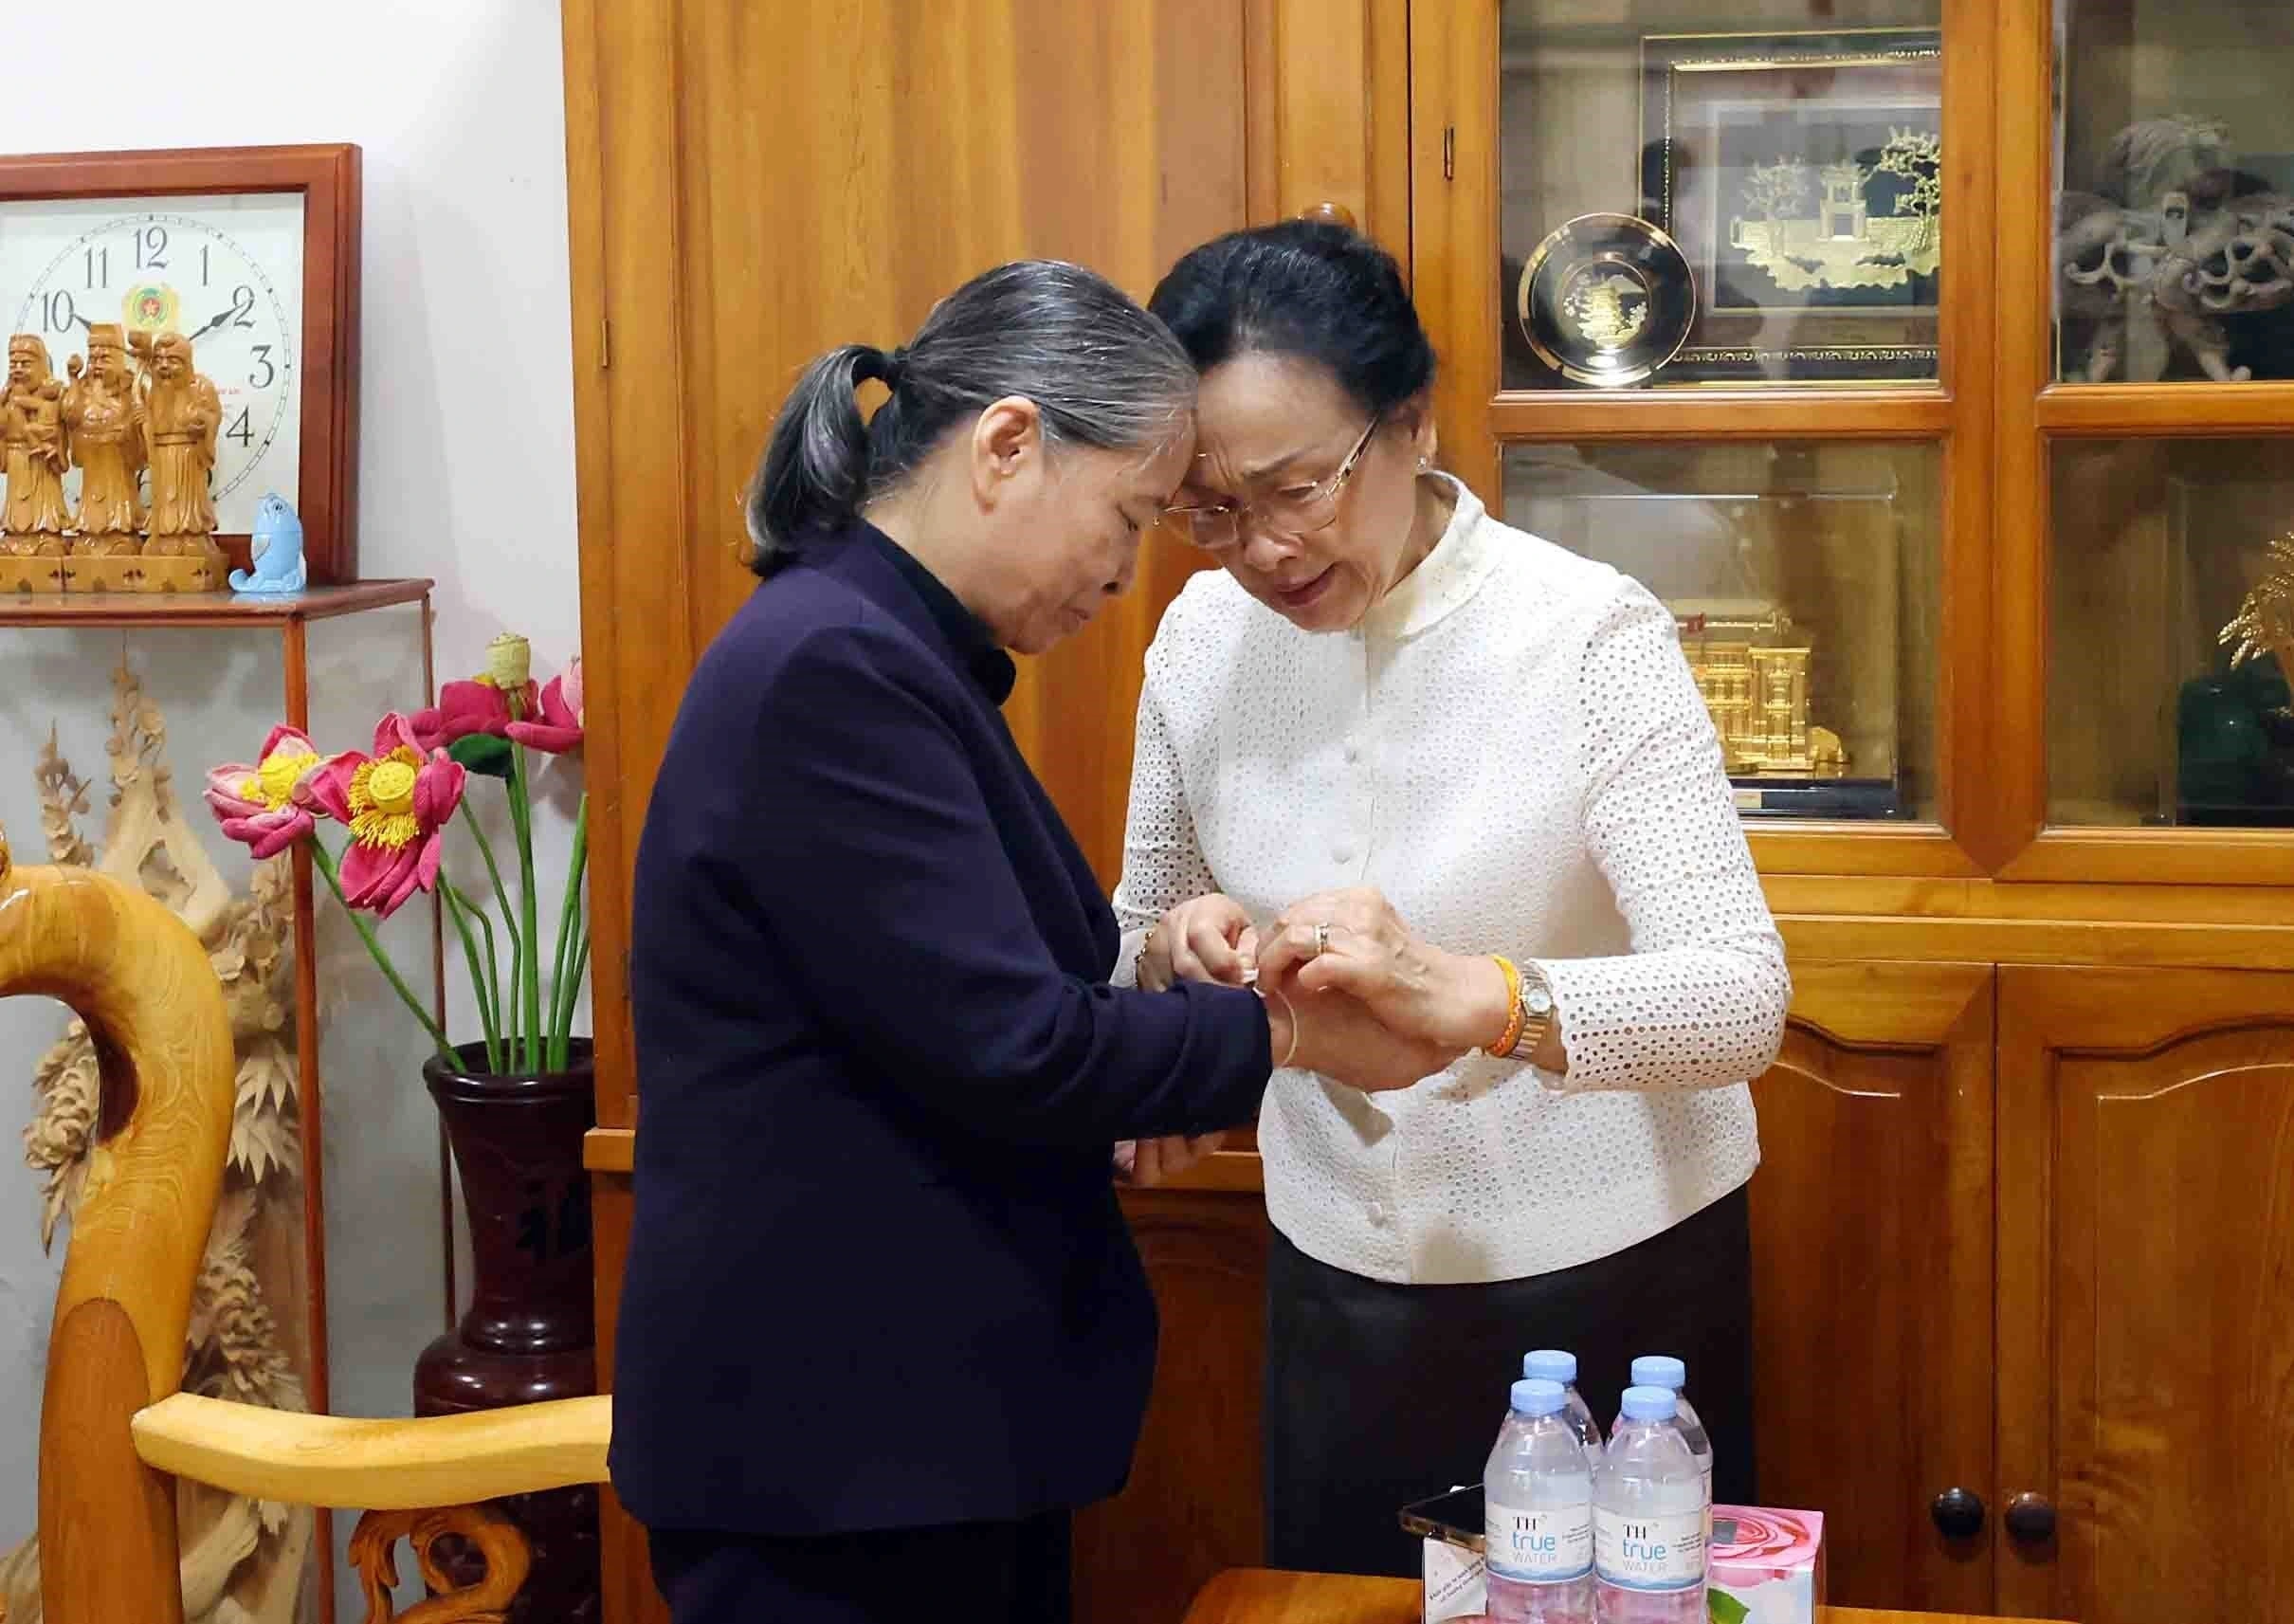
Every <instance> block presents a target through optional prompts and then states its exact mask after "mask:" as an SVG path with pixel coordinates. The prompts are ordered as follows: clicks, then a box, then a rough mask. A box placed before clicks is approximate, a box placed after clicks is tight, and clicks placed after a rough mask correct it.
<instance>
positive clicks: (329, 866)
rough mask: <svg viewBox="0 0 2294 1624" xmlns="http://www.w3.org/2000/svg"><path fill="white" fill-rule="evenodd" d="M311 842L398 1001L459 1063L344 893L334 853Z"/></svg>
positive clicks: (317, 863) (314, 860)
mask: <svg viewBox="0 0 2294 1624" xmlns="http://www.w3.org/2000/svg"><path fill="white" fill-rule="evenodd" d="M310 842H311V867H314V868H316V869H318V870H319V873H320V874H321V875H322V876H324V878H325V880H326V883H327V889H328V890H330V891H332V892H334V893H335V900H336V901H337V903H341V904H342V911H343V912H344V913H346V914H348V915H350V916H351V925H352V928H354V929H355V930H356V931H357V932H358V940H361V941H363V942H365V943H366V944H367V956H368V957H369V958H373V960H374V967H375V968H376V969H377V970H380V971H381V972H382V974H383V977H384V979H386V980H387V981H389V982H390V983H391V991H392V992H394V993H396V994H398V1001H399V1002H400V1003H402V1004H404V1005H406V1007H407V1008H408V1009H410V1010H411V1011H413V1012H414V1018H415V1019H416V1020H418V1021H420V1022H421V1023H422V1030H423V1031H427V1032H428V1033H429V1034H430V1041H431V1042H432V1043H434V1044H436V1045H437V1046H438V1052H439V1054H440V1056H441V1057H442V1058H443V1059H445V1061H446V1064H447V1065H449V1066H460V1065H461V1064H462V1061H461V1059H460V1057H459V1056H457V1055H456V1054H455V1052H454V1046H453V1045H452V1044H450V1043H448V1042H446V1033H445V1032H443V1031H440V1030H439V1027H438V1022H437V1021H436V1020H434V1019H432V1018H431V1015H430V1012H429V1011H428V1010H426V1009H424V1008H423V1007H422V1001H421V1000H420V999H419V998H417V997H415V996H414V994H413V993H412V992H411V991H410V990H409V988H408V987H407V984H406V982H405V981H404V980H403V979H402V978H401V977H400V976H399V974H398V967H397V966H396V965H394V964H392V963H391V956H390V955H389V954H388V953H386V952H384V951H383V946H382V943H381V942H379V941H377V940H374V927H373V926H372V925H370V924H368V923H367V920H366V915H364V914H363V913H360V912H359V911H358V910H357V909H356V908H355V907H353V906H351V903H350V900H349V899H348V898H346V897H345V896H344V895H343V894H342V877H341V875H340V874H339V873H338V872H337V869H336V867H335V858H334V854H333V853H331V852H330V851H328V850H327V848H326V847H325V846H324V845H323V844H322V843H321V842H320V841H319V837H318V836H317V835H315V834H314V835H312V836H311V837H310Z"/></svg>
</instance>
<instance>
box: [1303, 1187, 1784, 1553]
mask: <svg viewBox="0 0 2294 1624" xmlns="http://www.w3.org/2000/svg"><path fill="white" fill-rule="evenodd" d="M1266 1327H1267V1331H1266V1560H1267V1563H1268V1565H1269V1566H1272V1567H1278V1568H1292V1569H1302V1570H1306V1571H1310V1572H1318V1573H1356V1574H1393V1575H1397V1576H1401V1577H1405V1578H1409V1577H1415V1576H1416V1575H1417V1574H1418V1573H1419V1572H1420V1571H1421V1567H1420V1563H1421V1560H1422V1552H1421V1551H1420V1549H1419V1542H1418V1541H1417V1540H1416V1539H1415V1538H1413V1537H1412V1536H1411V1535H1409V1534H1406V1533H1404V1532H1403V1531H1402V1528H1401V1524H1399V1522H1398V1521H1397V1520H1396V1514H1397V1513H1398V1512H1399V1511H1400V1510H1401V1508H1402V1507H1403V1506H1404V1505H1408V1504H1410V1503H1411V1501H1415V1500H1423V1499H1425V1498H1426V1497H1428V1496H1429V1495H1434V1494H1439V1493H1442V1492H1443V1491H1444V1490H1446V1489H1447V1488H1450V1487H1455V1486H1457V1485H1460V1484H1468V1483H1479V1482H1480V1481H1481V1478H1482V1469H1483V1466H1484V1463H1485V1462H1486V1461H1487V1460H1488V1458H1489V1450H1490V1446H1491V1445H1492V1444H1493V1443H1494V1442H1496V1440H1497V1435H1498V1424H1499V1423H1500V1422H1501V1421H1502V1419H1503V1418H1504V1415H1505V1407H1506V1396H1507V1394H1508V1392H1509V1391H1510V1389H1511V1386H1512V1384H1513V1382H1514V1381H1515V1380H1516V1379H1518V1378H1520V1375H1521V1356H1522V1355H1523V1354H1525V1353H1527V1352H1529V1351H1530V1350H1531V1349H1533V1348H1564V1349H1567V1350H1568V1351H1570V1352H1572V1353H1574V1354H1575V1355H1576V1356H1577V1386H1578V1390H1579V1391H1580V1392H1582V1393H1583V1394H1584V1396H1585V1399H1586V1402H1587V1403H1589V1404H1591V1405H1592V1406H1593V1417H1594V1419H1595V1420H1597V1421H1598V1422H1599V1423H1600V1425H1601V1431H1602V1433H1603V1435H1604V1436H1606V1435H1607V1434H1608V1432H1609V1430H1610V1426H1611V1422H1613V1421H1614V1420H1615V1418H1616V1414H1617V1406H1618V1402H1619V1399H1620V1396H1621V1395H1622V1394H1623V1392H1624V1390H1625V1386H1626V1383H1627V1379H1628V1377H1629V1367H1630V1365H1631V1363H1632V1360H1633V1359H1634V1357H1635V1356H1636V1355H1639V1354H1672V1355H1675V1356H1677V1357H1678V1358H1680V1359H1683V1360H1684V1361H1685V1362H1686V1364H1687V1366H1688V1388H1687V1393H1688V1397H1689V1400H1690V1401H1691V1402H1692V1403H1693V1404H1694V1405H1695V1406H1696V1409H1697V1414H1698V1418H1699V1419H1701V1420H1702V1422H1703V1423H1704V1426H1705V1430H1706V1431H1707V1432H1710V1433H1711V1434H1712V1440H1713V1497H1714V1498H1715V1499H1716V1500H1718V1501H1720V1502H1721V1503H1722V1504H1724V1505H1755V1504H1757V1500H1756V1499H1755V1478H1754V1472H1753V1392H1752V1241H1751V1230H1750V1223H1749V1209H1748V1204H1747V1201H1746V1196H1745V1193H1744V1191H1743V1190H1741V1189H1739V1190H1738V1191H1736V1192H1735V1193H1733V1194H1731V1195H1724V1196H1722V1197H1721V1199H1720V1200H1718V1201H1716V1202H1714V1203H1713V1204H1712V1205H1711V1206H1709V1207H1706V1208H1705V1209H1704V1210H1703V1211H1702V1212H1700V1213H1696V1214H1695V1215H1693V1216H1691V1217H1689V1218H1686V1219H1684V1220H1683V1221H1682V1222H1681V1223H1679V1224H1676V1225H1674V1226H1673V1227H1672V1228H1671V1229H1669V1230H1667V1231H1666V1232H1664V1233H1662V1234H1659V1235H1653V1236H1651V1237H1650V1238H1649V1239H1648V1240H1646V1241H1643V1242H1641V1243H1640V1244H1639V1245H1637V1246H1633V1247H1629V1248H1628V1249H1627V1250H1624V1251H1621V1252H1617V1253H1614V1254H1612V1255H1611V1256H1609V1257H1604V1258H1596V1259H1594V1260H1593V1262H1591V1263H1584V1264H1579V1265H1576V1266H1575V1268H1563V1269H1557V1270H1555V1271H1554V1272H1552V1273H1550V1274H1533V1275H1529V1276H1527V1277H1525V1278H1523V1279H1520V1280H1504V1281H1496V1282H1492V1283H1490V1284H1487V1285H1472V1286H1393V1285H1389V1284H1386V1283H1384V1282H1382V1281H1375V1280H1369V1279H1365V1278H1364V1277H1363V1276H1361V1275H1358V1274H1351V1273H1348V1272H1347V1271H1346V1270H1344V1269H1339V1268H1330V1267H1329V1266H1327V1265H1325V1264H1321V1263H1317V1262H1316V1261H1315V1260H1314V1259H1312V1258H1310V1257H1308V1256H1307V1255H1306V1254H1305V1253H1304V1252H1302V1251H1301V1250H1299V1249H1298V1248H1297V1247H1295V1246H1293V1245H1291V1244H1290V1242H1289V1241H1288V1240H1286V1239H1284V1237H1283V1236H1282V1235H1281V1234H1279V1233H1278V1234H1277V1235H1276V1236H1275V1237H1274V1247H1273V1251H1272V1253H1271V1255H1270V1256H1269V1258H1268V1260H1267V1271H1266Z"/></svg>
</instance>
